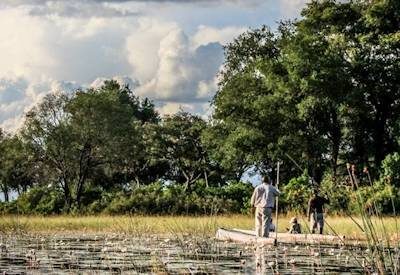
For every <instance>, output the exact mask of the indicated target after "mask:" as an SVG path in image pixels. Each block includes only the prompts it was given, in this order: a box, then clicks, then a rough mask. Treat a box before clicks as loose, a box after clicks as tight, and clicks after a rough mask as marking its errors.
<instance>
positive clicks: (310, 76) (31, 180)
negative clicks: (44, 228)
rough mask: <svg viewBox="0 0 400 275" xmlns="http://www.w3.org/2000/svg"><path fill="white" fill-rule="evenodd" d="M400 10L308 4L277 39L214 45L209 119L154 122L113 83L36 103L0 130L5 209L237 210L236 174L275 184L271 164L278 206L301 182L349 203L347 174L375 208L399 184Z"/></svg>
mask: <svg viewBox="0 0 400 275" xmlns="http://www.w3.org/2000/svg"><path fill="white" fill-rule="evenodd" d="M399 11H400V2H398V1H395V0H374V1H366V0H354V1H348V2H345V3H343V2H337V1H334V0H319V1H311V2H310V3H309V4H307V6H306V8H305V9H304V10H303V11H302V17H301V18H300V19H298V20H295V21H285V22H280V23H279V27H278V28H277V30H276V31H271V30H270V29H269V28H268V27H267V26H261V27H260V28H258V29H249V30H248V31H246V32H245V33H243V34H241V35H239V36H238V37H236V38H235V39H234V40H233V41H232V42H231V43H229V44H227V45H226V46H225V62H224V65H223V68H222V70H221V71H220V73H219V80H220V82H219V88H218V91H217V93H216V95H215V97H214V98H213V100H212V102H211V104H212V106H213V108H214V112H213V115H212V118H211V119H209V120H204V119H202V118H201V117H199V116H196V115H193V114H189V113H185V112H179V113H177V114H175V115H170V116H164V117H161V116H160V115H159V114H158V113H157V111H156V110H155V107H154V105H153V103H152V102H151V101H150V100H149V99H147V98H144V99H141V98H139V97H137V96H136V95H135V93H134V91H132V90H131V89H130V88H129V87H121V86H119V85H118V83H116V82H114V81H107V82H105V84H104V85H103V86H102V87H101V88H97V89H94V88H89V89H86V90H78V91H76V92H75V93H74V94H73V95H67V94H63V93H56V94H50V95H48V96H46V97H45V98H44V99H43V101H42V102H41V103H40V104H39V105H37V106H35V107H34V108H33V109H32V110H31V111H30V112H28V113H27V114H26V117H25V122H24V124H23V127H22V128H21V129H20V130H19V131H18V132H17V133H15V134H13V135H8V134H5V133H2V134H1V135H0V171H1V174H0V188H1V190H2V192H3V193H4V194H5V199H6V201H7V200H8V197H7V194H9V192H10V191H11V190H14V191H17V192H18V193H19V194H21V196H20V197H19V198H18V200H17V201H19V202H16V203H14V204H12V203H11V204H5V205H3V208H4V209H5V210H4V211H14V210H15V208H18V207H19V208H20V209H26V211H27V212H29V211H30V210H32V209H33V207H34V206H33V205H36V206H37V205H39V204H40V205H41V207H44V208H45V209H50V210H48V211H47V210H46V211H47V212H49V213H52V212H54V211H56V212H57V211H59V212H63V211H64V212H70V211H71V209H75V210H74V211H83V210H84V209H86V210H87V209H88V207H89V206H90V207H92V208H91V209H92V211H94V212H101V211H102V210H104V209H105V208H107V207H108V208H107V209H109V211H110V212H129V211H133V212H135V211H139V212H146V211H150V210H146V209H158V210H157V211H156V210H154V211H153V212H157V213H164V212H165V213H185V212H186V213H189V212H202V211H203V212H207V211H208V212H218V211H222V210H224V211H226V212H232V211H233V212H235V211H236V212H238V211H239V212H240V211H245V210H246V209H247V207H248V203H247V200H248V197H249V194H250V193H251V190H252V187H251V185H250V184H245V183H240V180H241V178H242V176H243V174H244V173H245V172H246V171H248V170H249V169H253V170H255V171H257V172H259V173H260V174H267V175H270V176H271V178H273V177H274V176H273V175H275V172H276V171H275V166H276V163H277V162H278V161H283V162H284V165H283V166H282V167H283V168H282V171H281V175H282V178H281V182H283V184H284V187H283V189H284V191H286V192H284V193H285V195H284V196H285V198H284V201H286V202H284V203H283V204H282V206H281V207H282V208H284V209H286V210H292V209H297V208H299V209H300V210H301V209H302V208H303V206H302V205H303V204H304V201H305V200H306V198H305V197H306V196H308V194H309V193H310V192H311V191H312V188H313V186H312V185H313V184H314V185H315V184H316V185H319V186H320V188H322V189H323V190H324V192H326V194H328V195H329V196H331V197H336V198H337V200H336V206H335V207H336V209H338V210H340V209H345V208H349V207H350V206H349V203H350V202H351V192H350V190H352V189H355V188H356V187H354V186H350V184H349V177H352V176H354V177H357V180H358V181H359V184H358V185H357V190H352V191H357V192H365V193H368V192H370V191H372V193H373V194H374V193H377V192H378V191H379V192H380V193H379V194H380V197H379V198H375V199H377V200H380V201H381V202H382V207H385V202H386V201H387V200H388V198H389V197H393V196H394V197H398V196H399V195H398V193H399V191H398V189H397V188H398V187H400V182H399V178H400V176H399V175H400V157H399V155H398V152H399V149H400V146H399V131H400V127H399V126H400V79H399V78H400V35H399V32H400V12H399ZM347 163H351V164H352V165H353V166H352V167H353V170H352V172H351V173H350V175H349V171H348V169H347ZM366 171H367V172H368V173H366ZM309 178H312V179H313V180H312V181H310V180H308V179H309ZM338 186H343V189H342V188H338ZM314 187H315V186H314ZM335 190H336V192H337V194H333V193H332V192H334V191H335ZM382 190H383V191H382ZM300 191H301V192H300ZM381 191H382V192H383V194H382V192H381ZM373 199H374V198H372V197H371V200H373ZM33 201H36V204H35V203H32V202H33ZM39 201H40V202H41V203H39ZM145 201H147V204H146V203H145ZM293 201H295V202H296V203H293ZM333 201H335V200H333ZM18 203H20V205H18ZM26 205H30V206H29V207H28V206H26ZM46 205H47V206H46ZM110 205H111V206H112V207H111V206H110ZM36 206H35V207H36ZM211 206H216V207H211ZM7 207H8V208H7ZM46 207H47V208H46ZM7 209H8V210H7ZM10 209H11V210H10ZM57 209H59V210H57ZM140 209H141V210H140ZM166 209H169V210H168V211H167V210H166ZM43 211H44V210H43ZM46 211H44V212H46ZM38 212H40V211H39V210H38ZM47 212H46V213H47Z"/></svg>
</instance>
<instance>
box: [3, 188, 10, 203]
mask: <svg viewBox="0 0 400 275" xmlns="http://www.w3.org/2000/svg"><path fill="white" fill-rule="evenodd" d="M2 191H3V194H4V201H5V202H9V201H10V197H9V194H8V192H9V190H8V188H6V187H3V188H2Z"/></svg>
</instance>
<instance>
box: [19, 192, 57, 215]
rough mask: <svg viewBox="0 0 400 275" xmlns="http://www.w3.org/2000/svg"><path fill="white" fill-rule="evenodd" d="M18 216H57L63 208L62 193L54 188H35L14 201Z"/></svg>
mask: <svg viewBox="0 0 400 275" xmlns="http://www.w3.org/2000/svg"><path fill="white" fill-rule="evenodd" d="M15 204H16V206H17V212H18V213H20V214H42V215H48V214H59V213H61V212H62V208H63V206H64V199H63V196H62V193H61V192H60V191H58V190H57V189H55V188H49V187H44V186H36V187H33V188H31V189H29V190H28V191H27V192H25V193H24V194H22V195H21V196H19V197H18V199H17V200H16V201H15Z"/></svg>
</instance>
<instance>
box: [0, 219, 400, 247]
mask: <svg viewBox="0 0 400 275" xmlns="http://www.w3.org/2000/svg"><path fill="white" fill-rule="evenodd" d="M292 216H293V214H290V213H288V214H284V215H280V216H279V219H278V221H279V223H278V229H279V230H280V231H281V232H284V231H285V230H286V228H287V227H289V220H290V218H291V217H292ZM368 218H369V219H370V221H371V223H372V224H373V225H374V228H375V231H376V234H377V235H378V240H380V239H381V237H380V236H385V239H389V241H390V242H391V243H393V242H396V241H397V240H398V239H397V236H398V231H397V226H396V220H397V218H395V217H384V216H380V217H377V216H370V217H368ZM353 219H354V220H355V221H357V222H358V223H360V224H362V220H363V219H365V217H364V218H363V217H361V216H359V217H353ZM326 222H327V223H329V226H330V227H331V228H332V229H330V228H329V227H327V228H326V230H325V232H326V233H327V234H332V233H333V231H335V232H337V234H339V235H344V236H346V239H360V240H366V238H367V236H365V233H364V232H362V230H361V229H360V228H359V227H358V226H357V225H356V224H355V223H354V222H353V220H352V219H350V218H349V217H347V216H338V215H335V216H327V217H326ZM301 224H302V228H303V231H304V232H307V231H306V228H307V227H308V224H307V221H306V220H305V219H302V220H301ZM382 224H383V225H384V228H383V227H382ZM221 227H222V228H242V229H254V217H253V216H251V215H220V216H197V217H196V216H135V215H132V216H11V215H7V216H0V232H17V231H21V232H28V233H63V232H65V233H68V232H71V233H74V232H76V233H81V232H87V233H110V232H111V233H126V234H132V235H135V234H137V235H143V234H171V233H179V234H190V235H198V236H208V237H212V236H214V235H215V232H216V230H217V229H218V228H221ZM386 237H387V238H386Z"/></svg>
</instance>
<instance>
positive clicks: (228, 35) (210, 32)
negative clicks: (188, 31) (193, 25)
mask: <svg viewBox="0 0 400 275" xmlns="http://www.w3.org/2000/svg"><path fill="white" fill-rule="evenodd" d="M246 30H247V28H245V27H233V26H232V27H225V28H215V27H211V26H204V25H201V26H199V27H198V30H197V32H196V34H195V35H194V36H193V39H192V43H193V47H199V46H201V45H207V44H208V43H211V42H219V43H220V44H222V45H225V44H227V43H229V42H230V41H232V40H233V38H235V37H237V36H238V35H239V34H241V33H243V32H245V31H246Z"/></svg>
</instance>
